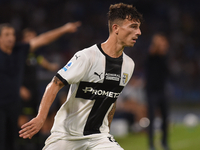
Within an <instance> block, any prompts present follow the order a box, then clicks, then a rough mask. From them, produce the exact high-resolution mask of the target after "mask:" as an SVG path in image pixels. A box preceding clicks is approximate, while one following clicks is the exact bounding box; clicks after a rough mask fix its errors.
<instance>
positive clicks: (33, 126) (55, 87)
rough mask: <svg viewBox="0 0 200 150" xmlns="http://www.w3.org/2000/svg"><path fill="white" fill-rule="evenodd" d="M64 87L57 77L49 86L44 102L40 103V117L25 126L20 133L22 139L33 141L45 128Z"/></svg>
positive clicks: (43, 98)
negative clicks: (48, 116) (34, 136)
mask: <svg viewBox="0 0 200 150" xmlns="http://www.w3.org/2000/svg"><path fill="white" fill-rule="evenodd" d="M63 86H64V84H63V82H62V81H60V80H59V79H58V78H57V77H54V78H53V80H52V81H51V82H50V83H49V84H48V85H47V87H46V90H45V92H44V95H43V97H42V101H41V103H40V107H39V111H38V115H37V116H36V117H35V118H33V119H32V120H31V121H29V122H28V123H26V124H24V125H23V126H22V127H21V130H20V131H19V136H20V137H22V138H24V139H25V138H29V139H31V138H32V137H33V135H35V134H36V133H37V132H38V131H39V130H40V129H41V128H42V126H43V124H44V122H45V120H46V117H47V115H48V112H49V108H50V107H51V105H52V103H53V101H54V99H55V97H56V95H57V93H58V91H59V90H60V89H61V88H62V87H63Z"/></svg>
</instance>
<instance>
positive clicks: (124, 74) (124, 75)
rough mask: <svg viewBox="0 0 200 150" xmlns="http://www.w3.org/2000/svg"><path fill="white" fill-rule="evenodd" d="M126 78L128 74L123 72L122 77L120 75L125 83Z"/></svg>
mask: <svg viewBox="0 0 200 150" xmlns="http://www.w3.org/2000/svg"><path fill="white" fill-rule="evenodd" d="M127 80H128V74H127V73H123V77H122V82H123V84H126V82H127Z"/></svg>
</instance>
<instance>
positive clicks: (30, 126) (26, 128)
mask: <svg viewBox="0 0 200 150" xmlns="http://www.w3.org/2000/svg"><path fill="white" fill-rule="evenodd" d="M31 128H33V125H29V126H26V127H24V128H22V130H20V131H19V133H20V134H21V133H23V132H26V131H27V130H30V129H31Z"/></svg>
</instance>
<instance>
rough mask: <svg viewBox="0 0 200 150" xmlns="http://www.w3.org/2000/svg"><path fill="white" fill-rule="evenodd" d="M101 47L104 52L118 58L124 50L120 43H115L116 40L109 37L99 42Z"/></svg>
mask: <svg viewBox="0 0 200 150" xmlns="http://www.w3.org/2000/svg"><path fill="white" fill-rule="evenodd" d="M101 47H102V49H103V51H104V53H106V54H107V55H108V56H110V57H113V58H118V57H119V56H121V55H122V53H123V50H124V47H123V46H122V45H121V44H119V43H117V41H116V40H114V39H112V38H110V37H109V38H108V40H107V41H105V42H104V43H102V44H101Z"/></svg>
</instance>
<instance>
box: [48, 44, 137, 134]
mask: <svg viewBox="0 0 200 150" xmlns="http://www.w3.org/2000/svg"><path fill="white" fill-rule="evenodd" d="M134 66H135V65H134V62H133V60H132V59H131V58H130V57H128V56H127V55H126V54H125V53H123V54H122V55H121V56H120V57H118V58H112V57H110V56H108V55H107V54H105V53H104V51H103V50H102V48H101V44H95V45H93V46H91V47H89V48H86V49H83V50H81V51H78V52H77V53H76V54H75V55H74V56H73V57H72V58H71V60H70V61H69V62H68V63H67V64H66V65H65V66H64V67H63V68H62V69H60V70H59V71H58V72H57V74H56V76H57V77H58V78H59V79H60V80H61V81H62V82H63V83H64V84H70V89H69V92H68V96H67V99H66V101H65V103H64V104H63V105H62V106H61V108H60V109H59V111H58V112H57V114H56V116H55V121H54V125H53V127H52V130H51V132H62V133H66V134H68V135H71V136H86V135H92V134H98V133H108V132H109V127H108V124H109V122H108V114H109V112H110V110H111V109H112V107H113V105H114V102H115V101H116V99H117V98H118V97H119V95H120V93H121V92H122V90H123V88H124V86H125V85H126V84H127V83H128V81H129V80H130V78H131V76H132V73H133V69H134Z"/></svg>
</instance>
